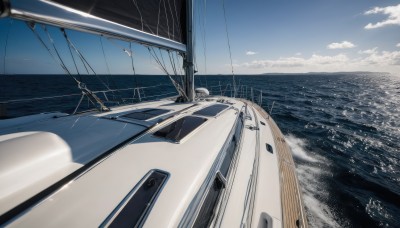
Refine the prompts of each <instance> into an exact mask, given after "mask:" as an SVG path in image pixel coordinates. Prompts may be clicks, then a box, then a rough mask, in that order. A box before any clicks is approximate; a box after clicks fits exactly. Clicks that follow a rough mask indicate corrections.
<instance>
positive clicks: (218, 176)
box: [217, 171, 227, 188]
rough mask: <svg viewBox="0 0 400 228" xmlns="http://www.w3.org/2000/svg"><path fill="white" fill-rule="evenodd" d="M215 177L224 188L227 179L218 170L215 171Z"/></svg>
mask: <svg viewBox="0 0 400 228" xmlns="http://www.w3.org/2000/svg"><path fill="white" fill-rule="evenodd" d="M217 179H218V180H219V182H220V183H221V184H222V186H221V188H225V187H226V185H227V180H226V178H225V177H224V175H222V173H221V172H220V171H218V172H217Z"/></svg>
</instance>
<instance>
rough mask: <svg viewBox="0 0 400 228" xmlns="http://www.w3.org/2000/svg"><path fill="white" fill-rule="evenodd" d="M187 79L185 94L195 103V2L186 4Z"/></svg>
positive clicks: (191, 1)
mask: <svg viewBox="0 0 400 228" xmlns="http://www.w3.org/2000/svg"><path fill="white" fill-rule="evenodd" d="M186 12H187V15H186V29H187V33H186V42H187V43H186V58H185V66H186V77H185V93H186V96H187V98H188V101H189V102H191V101H194V67H193V56H194V53H193V52H194V48H193V24H194V23H193V0H187V2H186Z"/></svg>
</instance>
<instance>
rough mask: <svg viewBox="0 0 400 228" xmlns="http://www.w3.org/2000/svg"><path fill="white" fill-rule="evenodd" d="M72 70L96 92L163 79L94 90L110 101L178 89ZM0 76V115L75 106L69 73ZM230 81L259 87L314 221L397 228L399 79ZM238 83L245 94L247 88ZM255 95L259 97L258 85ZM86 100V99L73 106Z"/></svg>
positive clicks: (214, 79) (201, 82)
mask: <svg viewBox="0 0 400 228" xmlns="http://www.w3.org/2000/svg"><path fill="white" fill-rule="evenodd" d="M76 77H77V78H78V79H79V80H81V81H83V82H84V83H86V85H87V87H88V88H89V89H91V90H93V91H102V90H107V89H115V88H119V89H123V88H129V87H138V86H139V87H148V86H153V85H160V86H158V87H155V88H153V87H151V88H143V89H142V90H140V98H139V95H138V93H137V92H136V93H135V94H133V93H132V91H129V90H127V91H124V92H116V91H115V92H112V93H108V94H106V97H107V98H105V97H104V94H102V93H98V96H99V97H101V98H102V99H105V100H107V99H108V100H109V101H108V102H107V104H109V105H115V104H116V103H114V101H118V102H119V103H129V102H132V101H133V102H137V101H139V100H152V99H156V98H158V95H163V96H170V95H174V94H176V93H175V92H174V88H173V86H172V85H171V83H170V82H169V79H168V78H167V77H165V76H112V77H106V76H98V77H97V76H76ZM0 80H1V83H0V101H10V100H11V102H6V103H4V102H3V104H2V106H0V107H2V109H3V111H2V115H3V116H2V118H12V117H17V116H22V115H27V114H34V113H40V112H48V111H62V112H73V111H74V109H75V108H76V105H77V104H78V102H79V100H80V90H79V89H77V86H76V82H75V81H74V80H72V78H71V77H70V76H63V75H46V76H40V75H25V76H12V75H9V76H4V75H3V76H0ZM235 81H236V84H239V85H248V86H253V87H255V88H257V89H259V90H262V94H263V99H262V107H263V108H264V109H266V110H268V112H272V113H271V114H272V117H273V118H274V119H275V121H276V122H277V124H278V125H279V127H280V128H281V130H282V132H283V133H284V134H285V136H286V139H287V142H288V143H289V145H290V147H291V149H292V152H293V155H294V158H295V162H296V166H297V172H298V176H299V181H300V184H301V188H302V190H303V197H304V202H305V205H306V209H307V214H308V219H309V223H310V225H311V226H312V227H400V78H396V77H394V76H391V75H388V74H384V73H338V74H301V75H285V74H280V75H262V76H244V75H241V76H236V78H235ZM229 83H232V77H229V76H198V77H197V78H196V85H197V86H202V87H208V88H210V90H211V92H212V93H214V94H220V93H225V95H229V93H230V92H229V91H230V87H229V86H227V84H229ZM105 85H107V87H108V88H106V86H105ZM240 88H241V89H240V94H241V95H243V94H246V95H249V94H250V93H251V90H250V88H249V87H247V89H246V87H243V86H242V87H240ZM71 94H72V96H65V97H64V96H62V97H54V96H61V95H71ZM253 94H254V95H255V97H256V98H255V101H256V102H259V101H260V99H259V92H258V91H253ZM42 97H47V99H41V98H42ZM32 98H35V99H33V100H32ZM24 99H27V100H24ZM12 100H13V101H12ZM272 104H273V105H272ZM91 107H92V105H91V104H90V102H88V101H87V100H86V99H83V101H82V104H81V105H80V107H79V108H78V111H82V110H84V109H88V108H91ZM272 107H273V108H272ZM271 108H272V110H271Z"/></svg>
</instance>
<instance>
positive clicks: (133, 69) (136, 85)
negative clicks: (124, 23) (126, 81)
mask: <svg viewBox="0 0 400 228" xmlns="http://www.w3.org/2000/svg"><path fill="white" fill-rule="evenodd" d="M129 53H130V55H129V54H128V55H129V57H130V58H131V65H132V71H133V75H134V77H133V78H134V80H135V87H138V82H137V75H136V70H135V65H134V62H133V52H132V43H131V42H129Z"/></svg>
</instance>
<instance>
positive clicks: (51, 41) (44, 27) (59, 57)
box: [42, 25, 76, 80]
mask: <svg viewBox="0 0 400 228" xmlns="http://www.w3.org/2000/svg"><path fill="white" fill-rule="evenodd" d="M42 28H43V30H44V31H45V32H46V34H47V37H48V38H49V40H50V43H51V45H52V46H53V49H54V51H55V52H56V54H57V57H58V59H59V60H60V62H61V64H62V65H63V66H64V68H65V69H66V70H67V72H68V74H69V75H71V72H70V71H69V70H68V68H67V66H66V65H65V63H64V61H63V60H62V58H61V55H60V53H59V52H58V50H57V47H56V44H55V43H54V40H53V38H52V37H51V36H50V33H49V31H48V30H47V27H46V26H45V25H42ZM74 79H75V78H74ZM75 80H76V79H75Z"/></svg>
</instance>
